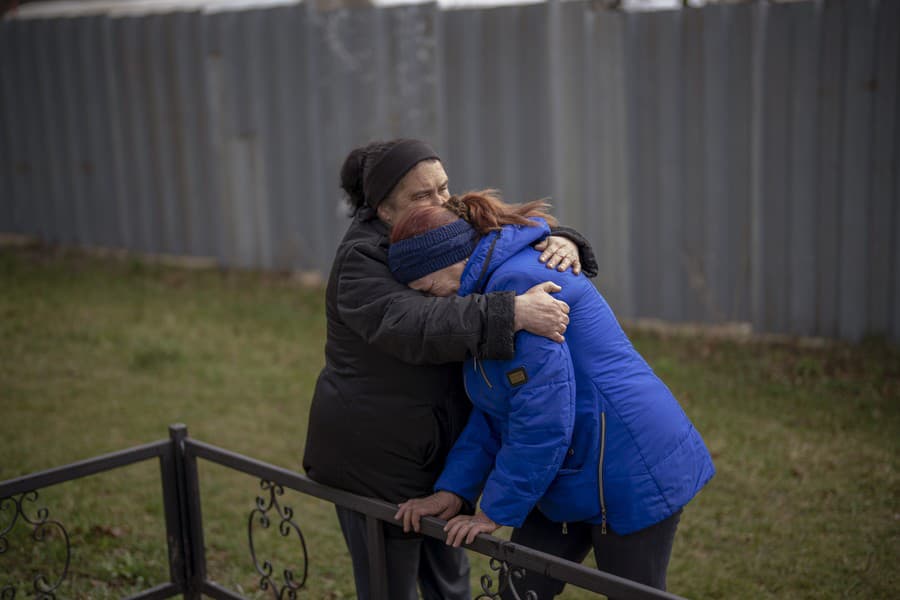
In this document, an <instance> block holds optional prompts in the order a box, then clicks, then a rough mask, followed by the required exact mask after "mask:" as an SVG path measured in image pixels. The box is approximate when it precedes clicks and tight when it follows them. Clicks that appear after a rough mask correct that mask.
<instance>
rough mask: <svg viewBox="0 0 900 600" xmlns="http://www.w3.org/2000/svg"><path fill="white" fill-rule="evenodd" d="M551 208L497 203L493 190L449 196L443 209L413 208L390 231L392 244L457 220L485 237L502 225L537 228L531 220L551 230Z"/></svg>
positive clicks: (538, 203)
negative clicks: (542, 221) (469, 225)
mask: <svg viewBox="0 0 900 600" xmlns="http://www.w3.org/2000/svg"><path fill="white" fill-rule="evenodd" d="M548 208H550V205H549V204H547V203H546V202H544V201H543V200H534V201H532V202H526V203H525V204H507V203H506V202H504V201H503V200H501V199H500V196H499V194H498V193H497V191H496V190H481V191H479V192H468V193H466V194H463V195H462V196H451V198H450V199H449V200H447V202H446V203H445V204H444V205H443V206H432V205H428V206H419V207H415V208H412V209H411V210H410V211H409V212H407V213H406V215H404V216H403V218H402V219H400V220H399V221H398V222H397V224H396V225H394V228H393V229H392V230H391V243H392V244H393V243H394V242H397V241H400V240H405V239H408V238H411V237H415V236H417V235H421V234H423V233H425V232H426V231H431V230H432V229H437V228H438V227H443V226H444V225H448V224H450V223H452V222H453V221H456V220H457V219H460V218H462V219H465V220H466V221H468V222H469V223H470V224H471V225H472V227H474V228H475V230H476V231H477V232H478V233H479V234H481V235H485V234H486V233H488V232H490V231H495V230H497V229H500V228H501V227H503V226H504V225H526V226H529V227H533V226H536V225H537V223H535V222H534V221H532V220H531V217H540V218H542V219H544V220H545V221H547V224H549V225H550V226H554V225H556V224H557V223H558V222H557V220H556V219H555V218H553V217H552V216H551V215H550V214H549V213H547V209H548Z"/></svg>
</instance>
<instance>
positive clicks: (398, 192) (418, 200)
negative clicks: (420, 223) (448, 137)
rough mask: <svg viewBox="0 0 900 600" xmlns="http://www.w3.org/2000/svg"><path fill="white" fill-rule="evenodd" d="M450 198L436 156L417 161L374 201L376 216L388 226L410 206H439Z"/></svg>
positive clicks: (440, 165) (445, 180)
mask: <svg viewBox="0 0 900 600" xmlns="http://www.w3.org/2000/svg"><path fill="white" fill-rule="evenodd" d="M449 198H450V187H449V182H448V180H447V173H445V172H444V166H443V165H442V164H441V161H439V160H426V161H423V162H420V163H419V164H417V165H416V166H415V167H413V168H412V169H410V171H409V173H407V174H406V175H404V176H403V179H401V180H400V183H398V184H397V185H396V186H394V189H393V190H392V191H391V194H390V195H389V196H388V197H387V198H385V200H384V202H382V203H381V204H379V205H378V211H377V212H378V218H379V219H381V220H382V221H384V222H385V223H387V224H388V225H390V226H392V227H393V225H394V223H397V222H398V221H399V220H400V219H402V218H403V215H405V214H406V212H407V211H408V210H409V209H410V208H412V207H413V206H422V205H434V206H440V205H442V204H443V203H444V202H446V201H447V200H448V199H449Z"/></svg>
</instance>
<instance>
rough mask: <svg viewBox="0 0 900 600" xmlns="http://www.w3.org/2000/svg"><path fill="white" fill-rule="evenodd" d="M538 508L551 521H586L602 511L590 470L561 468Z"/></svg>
mask: <svg viewBox="0 0 900 600" xmlns="http://www.w3.org/2000/svg"><path fill="white" fill-rule="evenodd" d="M538 508H539V509H540V511H541V512H542V513H544V515H545V516H546V517H547V518H548V519H550V520H551V521H556V522H559V523H562V522H564V521H585V520H587V519H590V518H593V517H596V516H597V514H598V513H599V512H600V507H599V505H598V502H597V488H596V484H595V483H594V481H593V477H591V476H590V473H589V472H588V471H585V470H584V469H560V470H559V472H557V474H556V478H554V480H553V482H552V483H551V484H550V487H549V488H548V489H547V492H546V493H545V494H544V496H543V497H542V498H541V500H540V502H538Z"/></svg>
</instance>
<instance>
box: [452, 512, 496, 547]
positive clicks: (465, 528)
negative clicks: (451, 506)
mask: <svg viewBox="0 0 900 600" xmlns="http://www.w3.org/2000/svg"><path fill="white" fill-rule="evenodd" d="M498 529H500V526H499V525H497V524H496V523H494V522H493V521H491V519H490V517H488V516H487V515H486V514H484V513H483V512H479V513H477V514H476V515H475V516H473V517H470V516H468V515H460V516H458V517H454V518H453V519H450V522H449V523H447V524H446V525H445V526H444V531H446V532H447V545H448V546H453V547H454V548H459V547H460V545H462V543H463V540H465V542H466V543H467V544H471V543H472V542H474V541H475V536H477V535H478V534H479V533H494V532H495V531H497V530H498Z"/></svg>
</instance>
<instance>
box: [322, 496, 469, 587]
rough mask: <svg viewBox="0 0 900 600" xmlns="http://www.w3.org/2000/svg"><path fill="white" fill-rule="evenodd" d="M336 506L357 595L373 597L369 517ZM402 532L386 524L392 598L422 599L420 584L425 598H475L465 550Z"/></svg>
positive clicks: (388, 582)
mask: <svg viewBox="0 0 900 600" xmlns="http://www.w3.org/2000/svg"><path fill="white" fill-rule="evenodd" d="M335 508H337V515H338V521H340V523H341V531H342V532H343V533H344V540H345V541H346V542H347V549H348V550H349V551H350V558H351V560H352V561H353V579H354V581H355V582H356V595H357V598H358V599H359V600H369V598H371V595H372V593H371V589H372V588H371V585H370V584H369V548H368V543H367V539H368V535H367V534H366V517H365V515H363V514H362V513H359V512H356V511H354V510H350V509H347V508H343V507H340V506H337V507H335ZM399 532H402V529H400V528H399V527H394V526H393V525H385V536H384V546H385V548H384V550H385V556H386V559H387V571H388V572H387V584H388V586H387V587H388V598H389V599H390V600H418V598H419V594H418V590H417V585H416V584H417V583H418V585H419V586H421V588H422V598H424V600H469V599H470V598H471V593H470V592H469V558H468V556H466V552H465V550H463V549H462V548H453V547H451V546H448V545H447V544H445V543H444V542H442V541H441V540H436V539H434V538H430V537H428V536H424V535H421V536H419V535H417V536H402V535H399V536H398V533H399ZM392 534H393V535H392Z"/></svg>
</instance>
